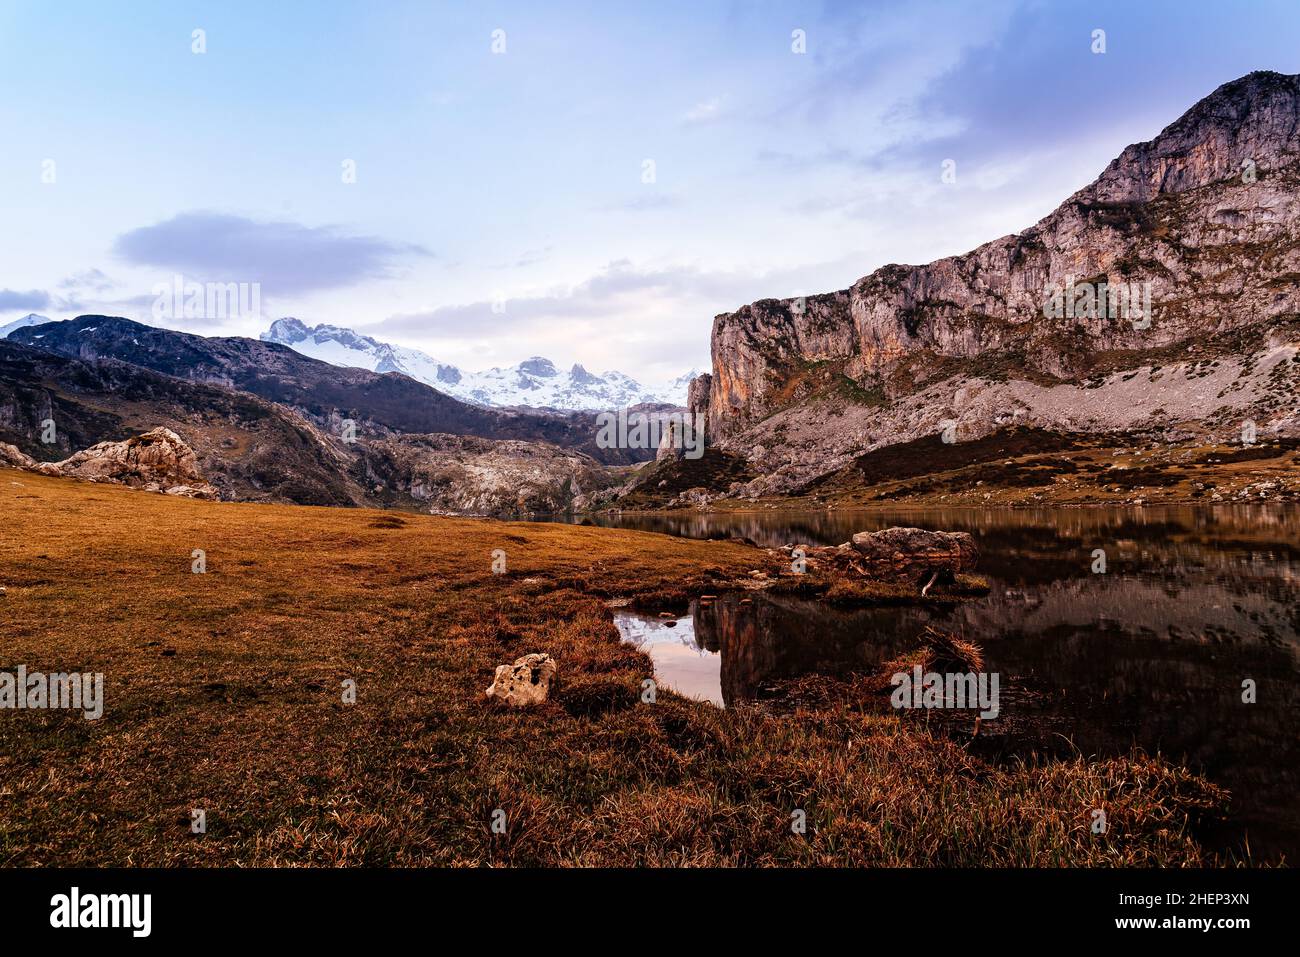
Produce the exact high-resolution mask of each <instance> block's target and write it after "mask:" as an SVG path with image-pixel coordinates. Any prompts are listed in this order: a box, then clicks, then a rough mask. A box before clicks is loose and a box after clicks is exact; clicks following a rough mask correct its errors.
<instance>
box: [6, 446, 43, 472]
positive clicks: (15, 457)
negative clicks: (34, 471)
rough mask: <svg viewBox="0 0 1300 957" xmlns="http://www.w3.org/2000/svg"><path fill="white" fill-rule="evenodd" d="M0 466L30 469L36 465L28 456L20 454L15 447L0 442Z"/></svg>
mask: <svg viewBox="0 0 1300 957" xmlns="http://www.w3.org/2000/svg"><path fill="white" fill-rule="evenodd" d="M0 466H9V467H12V468H17V469H31V468H35V466H36V463H35V462H34V461H33V460H32V459H31V457H30V456H28V455H25V454H24V453H23V452H21V451H20V450H19V449H18V447H17V446H14V445H10V444H9V443H8V442H0Z"/></svg>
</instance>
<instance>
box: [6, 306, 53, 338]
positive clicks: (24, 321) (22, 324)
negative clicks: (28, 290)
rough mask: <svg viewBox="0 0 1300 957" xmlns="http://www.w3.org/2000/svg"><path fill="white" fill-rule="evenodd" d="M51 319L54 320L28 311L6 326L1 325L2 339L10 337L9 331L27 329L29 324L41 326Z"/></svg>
mask: <svg viewBox="0 0 1300 957" xmlns="http://www.w3.org/2000/svg"><path fill="white" fill-rule="evenodd" d="M51 321H53V320H50V319H47V318H46V317H45V316H38V315H36V313H34V312H32V313H28V314H27V315H25V316H23V317H22V318H21V319H15V320H14V321H13V322H11V323H9V324H8V325H6V326H0V339H7V338H9V333H11V332H13V331H15V330H17V329H26V328H27V327H28V326H39V325H41V324H42V323H45V322H51Z"/></svg>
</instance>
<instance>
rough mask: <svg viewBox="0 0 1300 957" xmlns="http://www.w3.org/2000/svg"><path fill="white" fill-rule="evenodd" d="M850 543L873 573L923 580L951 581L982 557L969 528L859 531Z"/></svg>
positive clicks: (923, 581) (859, 558) (882, 576)
mask: <svg viewBox="0 0 1300 957" xmlns="http://www.w3.org/2000/svg"><path fill="white" fill-rule="evenodd" d="M848 544H849V545H851V546H852V548H853V551H854V552H856V553H857V556H856V557H857V559H858V561H859V562H860V563H861V564H862V565H864V566H865V567H866V569H867V571H868V573H869V574H872V575H873V576H874V577H880V578H904V579H908V580H911V581H915V582H918V583H920V584H927V583H929V582H934V581H939V582H942V583H951V582H952V580H953V576H954V575H955V574H957V573H958V572H962V571H968V570H970V569H972V568H974V567H975V563H976V562H977V561H979V548H978V547H977V546H976V545H975V539H974V538H972V537H971V535H970V533H968V532H929V531H926V530H925V529H923V528H886V529H884V530H883V531H879V532H858V533H857V534H856V535H854V536H853V540H852V541H851V542H849V543H848ZM840 547H841V548H843V547H844V546H840Z"/></svg>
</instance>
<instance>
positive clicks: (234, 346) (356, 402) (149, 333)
mask: <svg viewBox="0 0 1300 957" xmlns="http://www.w3.org/2000/svg"><path fill="white" fill-rule="evenodd" d="M9 341H13V342H19V343H23V344H25V345H30V346H33V347H36V348H39V349H43V350H46V351H50V352H57V353H59V354H62V355H67V356H72V357H74V358H78V359H82V360H85V361H88V362H94V361H97V360H99V359H103V358H109V359H116V360H118V361H121V362H128V363H131V364H132V365H136V366H141V367H143V368H146V369H152V370H154V371H155V372H161V373H164V374H165V375H169V376H175V377H177V378H181V379H187V380H190V381H192V382H203V383H208V384H211V385H217V386H222V387H224V388H227V389H237V390H240V391H242V392H248V393H252V394H253V395H256V396H260V397H261V398H263V399H267V400H269V401H271V402H275V403H278V404H280V405H282V406H285V407H287V408H290V409H293V410H294V411H296V412H297V413H299V414H300V415H302V416H303V417H304V418H306V419H307V420H308V421H310V422H311V423H312V424H313V425H315V426H316V427H317V428H319V429H322V430H324V431H326V432H328V433H330V434H332V435H340V434H341V429H342V428H343V424H342V423H343V420H345V419H350V420H352V421H354V422H355V423H356V429H357V431H358V434H373V435H383V434H389V433H410V434H427V433H435V432H436V433H447V434H451V435H472V436H478V437H480V438H490V439H513V440H517V441H534V442H549V443H552V444H555V445H559V446H561V447H564V448H571V449H575V450H579V451H582V452H585V453H587V454H589V455H591V456H593V457H594V458H596V459H597V460H599V461H602V462H605V463H607V464H627V463H630V462H635V461H642V460H645V459H648V458H650V457H651V456H652V455H653V450H639V449H602V448H599V447H598V446H597V444H596V436H597V434H598V429H597V427H596V424H595V420H594V417H593V416H590V415H585V414H582V413H571V414H568V415H558V414H546V413H541V412H534V411H529V410H507V409H488V408H483V407H482V406H478V405H472V404H470V403H466V402H461V401H460V400H458V399H454V398H452V397H451V396H448V395H445V394H443V393H442V392H440V391H438V390H436V389H433V388H431V387H429V386H427V385H425V384H424V383H422V382H417V381H415V380H414V379H412V378H410V377H408V376H406V375H404V374H402V373H398V372H384V373H375V372H371V371H368V370H365V369H359V368H351V367H340V366H335V365H330V364H329V363H326V362H322V361H320V360H317V359H312V358H310V357H308V356H304V355H301V354H299V353H298V352H295V351H294V350H293V349H290V348H288V347H287V346H284V345H281V344H279V343H273V342H261V341H258V340H256V339H246V338H242V337H237V336H232V337H215V336H214V337H206V336H197V335H191V334H189V333H183V332H175V331H173V330H170V329H159V328H156V327H153V326H147V325H144V324H143V323H139V322H134V321H132V320H130V319H123V318H118V317H112V316H78V317H77V318H76V319H71V320H69V321H67V322H60V323H51V324H47V325H42V326H31V327H28V328H24V329H18V330H16V331H15V332H14V333H13V334H12V335H11V337H10V340H9Z"/></svg>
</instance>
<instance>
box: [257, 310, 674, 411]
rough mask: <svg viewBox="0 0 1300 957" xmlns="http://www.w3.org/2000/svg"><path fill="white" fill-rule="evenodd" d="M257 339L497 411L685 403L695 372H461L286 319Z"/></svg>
mask: <svg viewBox="0 0 1300 957" xmlns="http://www.w3.org/2000/svg"><path fill="white" fill-rule="evenodd" d="M261 339H262V340H263V341H264V342H276V343H279V344H281V345H286V346H289V347H290V348H291V349H293V350H295V351H297V352H300V353H302V354H303V355H305V356H311V357H312V358H314V359H320V360H321V361H323V362H328V363H330V364H332V365H337V366H351V367H354V368H359V369H369V370H371V371H372V372H401V373H403V374H404V375H407V376H410V377H411V378H412V379H415V380H416V381H418V382H423V383H425V384H426V385H430V386H433V387H434V388H435V389H437V390H439V391H440V392H444V393H446V394H447V395H450V396H454V397H456V398H458V399H461V400H462V401H465V402H473V403H475V404H477V405H485V406H495V407H498V408H518V407H524V408H534V409H562V410H571V411H582V410H591V411H600V410H606V409H622V408H626V407H628V406H633V405H638V404H641V403H657V404H668V405H675V406H683V405H685V404H686V387H687V384H688V383H689V382H690V380H691V379H693V378H694V377H695V376H696V375H698V374H699V372H698V371H697V370H694V369H692V370H691V371H690V372H688V373H686V374H685V375H683V376H679V377H678V378H676V379H673V380H672V381H671V382H667V383H663V384H661V385H658V386H643V385H642V384H641V383H639V382H637V381H636V380H635V379H633V378H632V377H631V376H628V375H624V374H623V373H622V372H616V371H610V372H602V373H601V374H599V375H596V374H594V373H591V372H588V371H587V370H586V369H584V368H583V367H582V366H581V365H578V364H576V363H575V364H574V365H573V366H572V367H571V368H569V369H567V370H566V369H561V368H557V367H556V365H555V364H554V363H553V362H551V360H550V359H546V358H543V357H541V356H533V357H532V358H531V359H526V360H525V361H523V362H520V363H518V364H517V365H513V366H507V367H505V368H491V369H487V370H484V371H482V372H466V371H464V370H461V369H458V368H456V366H454V365H451V364H449V363H445V362H440V361H438V360H437V359H434V358H433V357H432V356H429V355H428V354H426V353H424V352H421V351H419V350H418V349H408V348H405V347H403V346H394V345H391V344H389V343H386V342H380V341H378V340H377V339H373V338H371V337H370V336H363V335H360V334H359V333H356V332H354V331H352V330H351V329H345V328H342V327H340V326H330V325H317V326H310V327H309V326H307V325H306V324H305V323H303V322H301V321H300V320H298V319H291V318H290V319H277V320H276V321H275V322H273V323H271V327H270V328H269V329H267V331H266V332H264V333H262V335H261Z"/></svg>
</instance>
